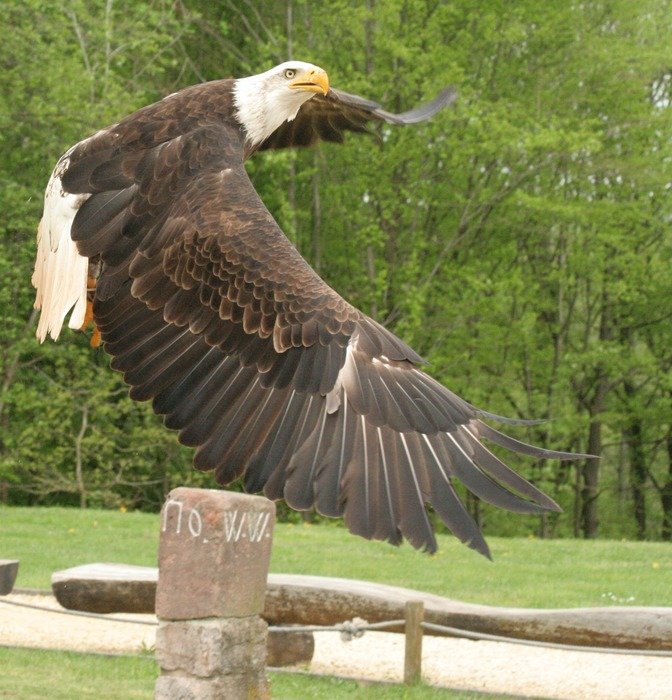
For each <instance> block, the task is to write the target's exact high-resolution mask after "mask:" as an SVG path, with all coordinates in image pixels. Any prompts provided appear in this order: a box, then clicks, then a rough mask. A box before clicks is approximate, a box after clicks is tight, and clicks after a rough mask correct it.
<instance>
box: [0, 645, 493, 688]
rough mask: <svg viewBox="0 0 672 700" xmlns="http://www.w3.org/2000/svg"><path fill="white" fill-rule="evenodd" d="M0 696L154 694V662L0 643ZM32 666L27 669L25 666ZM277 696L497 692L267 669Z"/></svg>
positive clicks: (147, 659)
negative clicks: (470, 690)
mask: <svg viewBox="0 0 672 700" xmlns="http://www.w3.org/2000/svg"><path fill="white" fill-rule="evenodd" d="M0 668H1V669H2V671H0V698H14V699H19V700H44V698H49V700H73V699H75V700H89V699H90V700H101V699H105V700H117V699H119V700H121V699H123V700H127V699H134V698H138V699H139V698H142V699H143V700H150V699H151V698H153V697H154V684H155V682H156V677H157V668H156V664H155V663H154V662H153V661H152V660H151V659H149V658H146V657H140V656H138V657H135V658H134V657H129V656H117V657H110V656H96V655H94V654H76V653H73V652H61V651H41V650H39V651H38V650H34V649H7V648H3V647H0ZM27 669H30V672H28V671H27ZM269 680H270V682H271V689H272V694H273V698H275V699H276V700H306V699H307V698H310V700H332V699H333V700H341V699H342V698H350V699H352V700H356V699H357V698H366V700H369V699H371V700H467V699H474V700H478V699H480V700H483V698H492V697H498V696H492V695H487V696H486V695H482V694H480V693H478V694H477V693H468V692H457V691H451V690H446V689H443V688H431V687H429V686H425V685H420V686H416V687H412V688H403V687H400V686H398V685H382V684H377V683H360V682H357V681H350V680H344V679H341V678H327V677H319V676H308V675H302V674H296V673H270V674H269Z"/></svg>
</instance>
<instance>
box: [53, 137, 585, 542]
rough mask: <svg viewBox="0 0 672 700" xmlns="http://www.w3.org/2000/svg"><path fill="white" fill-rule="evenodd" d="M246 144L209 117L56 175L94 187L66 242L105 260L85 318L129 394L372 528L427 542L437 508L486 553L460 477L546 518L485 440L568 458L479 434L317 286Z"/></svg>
mask: <svg viewBox="0 0 672 700" xmlns="http://www.w3.org/2000/svg"><path fill="white" fill-rule="evenodd" d="M240 138H241V137H240V133H239V132H238V131H237V130H236V129H233V128H232V127H227V126H225V125H216V124H212V123H207V124H205V125H204V126H199V127H197V128H195V129H193V130H192V131H190V132H189V133H187V134H182V135H179V136H177V137H175V138H172V139H169V140H165V141H163V142H160V143H154V142H147V141H145V142H144V143H142V144H140V145H137V146H135V147H133V148H128V147H123V148H117V149H116V150H115V149H114V148H110V147H107V146H106V147H105V148H104V149H102V150H100V151H98V150H97V149H96V147H95V144H88V145H87V153H86V156H85V157H83V156H82V157H79V158H76V157H75V156H76V155H77V153H76V152H75V154H74V155H73V163H72V165H70V167H69V169H68V170H67V171H66V172H65V173H64V174H63V187H64V188H65V190H66V191H68V192H72V193H88V194H89V195H90V196H89V197H88V199H86V201H85V202H84V203H83V204H82V205H81V208H80V209H79V210H78V212H77V214H76V216H75V219H74V222H73V225H72V237H73V239H74V240H75V241H76V242H77V244H78V247H79V250H80V253H81V254H83V255H86V256H88V257H92V258H97V257H98V256H99V257H100V259H101V260H102V273H101V276H100V278H99V280H98V286H97V289H96V294H95V301H94V317H95V320H96V323H97V325H98V327H99V329H100V331H101V333H102V338H103V341H104V343H105V348H106V350H107V351H108V352H109V353H110V354H111V355H112V358H113V359H112V366H113V367H114V368H115V369H117V370H119V371H121V372H123V373H124V378H125V380H126V381H127V382H128V384H130V386H131V396H132V397H133V398H135V399H138V400H150V399H151V400H152V401H153V406H154V410H155V411H156V412H157V413H159V414H161V415H163V416H165V423H166V425H167V426H168V427H169V428H172V429H175V430H178V431H179V438H180V440H181V441H182V442H183V443H184V444H187V445H191V446H194V447H196V455H195V464H196V466H197V467H198V468H199V469H204V470H214V471H215V474H216V477H217V480H218V481H219V482H220V483H222V484H225V483H228V482H230V481H231V480H232V479H234V478H236V477H238V476H241V475H242V476H243V477H244V483H245V487H246V488H247V489H248V490H250V491H263V492H264V493H265V494H266V495H267V496H268V497H270V498H274V499H275V498H280V497H283V498H285V499H286V501H287V502H288V504H289V505H290V506H292V507H294V508H297V509H309V508H311V507H315V508H316V510H317V511H318V512H320V513H323V514H325V515H329V516H343V517H344V519H345V522H346V524H347V526H348V527H349V529H350V530H351V531H352V532H355V533H357V534H360V535H363V536H364V537H367V538H375V539H383V540H388V541H390V542H392V543H395V544H396V543H399V542H400V541H401V540H402V538H404V537H405V538H407V539H408V540H409V541H410V542H411V543H412V544H413V545H414V546H415V547H419V548H425V549H427V550H429V551H434V550H435V549H436V540H435V537H434V534H433V531H432V526H431V523H430V519H429V516H428V513H427V506H431V507H432V508H433V509H434V510H435V511H436V513H438V515H439V516H440V517H441V519H442V520H443V522H445V523H446V525H447V526H448V527H449V528H450V529H451V530H452V531H453V532H454V533H455V534H456V535H457V536H458V537H459V539H460V540H462V541H463V542H465V543H467V544H469V546H471V547H473V548H475V549H477V550H478V551H480V552H482V553H484V554H486V555H487V554H488V549H487V545H486V543H485V541H484V540H483V537H482V536H481V533H480V532H479V530H478V527H477V526H476V524H475V522H474V521H473V520H472V518H471V517H470V516H469V514H468V513H467V511H466V509H465V508H464V506H463V505H462V503H461V502H460V499H459V498H458V495H457V493H456V491H455V480H459V481H461V482H462V483H463V484H464V485H465V486H466V487H467V488H468V489H469V490H471V491H472V492H473V493H475V494H476V495H478V496H479V497H480V498H482V499H484V500H486V501H488V502H490V503H494V504H495V505H498V506H501V507H504V508H508V509H510V510H514V511H519V512H540V511H543V510H557V506H556V505H555V504H554V503H553V501H552V500H551V499H549V498H548V497H546V496H545V495H544V494H543V493H541V492H540V491H539V490H538V489H536V488H535V487H534V486H533V485H532V484H530V483H528V482H527V481H525V480H524V479H523V478H521V477H520V476H518V475H517V474H515V473H514V472H513V471H511V470H510V469H509V468H508V467H506V466H505V465H504V464H503V463H502V462H501V461H500V460H499V459H497V458H496V457H495V456H494V455H493V454H492V453H491V452H490V451H488V450H487V449H486V448H485V447H484V446H483V444H482V443H481V438H483V437H485V438H488V439H489V440H492V441H493V442H495V443H497V444H500V445H503V446H504V447H507V448H509V449H512V450H514V451H518V452H522V453H526V454H531V455H535V456H543V457H559V458H563V457H571V456H573V455H568V454H565V453H557V452H551V451H547V450H542V449H538V448H534V447H531V446H528V445H525V444H523V443H519V442H517V441H515V440H513V439H511V438H508V437H506V436H504V435H502V434H501V433H499V432H497V431H495V430H493V429H492V428H490V427H488V426H486V425H485V424H484V423H482V422H481V420H480V417H482V416H483V415H486V414H482V413H479V411H477V410H476V409H474V408H473V407H472V406H470V405H469V404H468V403H466V402H465V401H463V400H462V399H460V398H459V397H457V396H456V395H454V394H453V393H451V392H450V391H449V390H448V389H446V388H445V387H443V386H442V385H440V384H439V383H438V382H436V381H435V380H433V379H432V378H431V377H430V376H429V375H427V374H426V373H425V372H423V371H422V370H421V369H420V368H419V367H418V364H419V363H421V362H422V360H421V358H420V357H419V356H418V355H417V354H416V353H415V352H414V351H413V350H412V349H411V348H410V347H408V346H407V345H406V344H405V343H404V342H403V341H401V340H400V339H398V338H397V337H395V336H394V335H393V334H392V333H390V332H389V331H387V330H386V329H385V328H383V327H382V326H380V325H379V324H378V323H377V322H376V321H374V320H373V319H371V318H369V317H367V316H366V315H364V314H363V313H361V312H360V311H358V310H357V309H355V308H354V307H353V306H351V305H350V304H349V303H347V302H346V301H345V300H344V299H343V298H341V297H340V296H339V295H338V294H337V293H336V292H335V291H334V290H333V289H331V288H330V287H329V286H328V285H327V284H326V283H325V282H324V281H322V280H321V279H320V277H319V276H318V275H317V274H316V273H315V272H314V271H313V270H312V269H311V268H310V266H309V265H308V264H307V263H306V262H305V261H304V260H303V258H302V257H301V256H300V255H299V253H298V252H297V250H296V249H295V248H294V247H293V246H292V244H291V243H290V242H289V241H288V240H287V238H286V237H285V236H284V234H283V233H282V231H281V230H280V228H279V227H278V225H277V224H276V222H275V221H274V219H273V218H272V216H271V215H270V213H269V212H268V211H267V209H266V208H265V207H264V205H263V203H262V202H261V201H260V199H259V197H258V195H257V193H256V192H255V190H254V188H253V186H252V184H251V182H250V180H249V178H248V177H247V174H246V172H245V169H244V166H243V163H242V149H243V145H242V141H241V140H240ZM232 144H233V145H232ZM235 144H238V146H237V147H234V145H235ZM97 153H98V155H96V154H97Z"/></svg>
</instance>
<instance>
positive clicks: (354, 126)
mask: <svg viewBox="0 0 672 700" xmlns="http://www.w3.org/2000/svg"><path fill="white" fill-rule="evenodd" d="M456 97H457V92H456V90H455V88H453V87H447V88H445V89H444V90H442V91H441V92H440V93H439V94H438V95H437V96H436V98H435V99H434V100H432V101H431V102H428V103H427V104H423V105H420V106H419V107H416V108H414V109H411V110H409V111H408V112H403V113H402V114H393V113H392V112H387V111H385V110H384V109H382V108H381V106H380V105H379V104H378V103H376V102H373V101H371V100H367V99H365V98H363V97H359V96H358V95H351V94H349V93H347V92H343V91H342V90H336V89H335V88H331V89H330V90H329V92H328V93H327V94H326V95H315V96H313V97H312V98H311V99H310V100H308V101H307V102H305V103H304V104H303V105H302V107H301V109H300V110H299V113H298V114H297V115H296V117H295V118H294V119H293V120H292V121H289V122H285V123H284V124H282V126H280V128H278V129H276V130H275V131H274V132H273V134H271V136H270V137H269V138H267V139H266V140H265V141H264V142H263V143H262V144H261V145H260V146H259V150H265V149H269V148H289V147H292V146H311V145H313V144H315V143H317V142H318V141H319V140H322V141H332V142H335V143H342V142H343V139H344V137H345V132H346V131H354V132H359V133H364V132H366V131H368V129H367V124H368V123H369V122H372V121H379V122H380V121H385V122H388V123H389V124H401V125H404V124H417V123H418V122H423V121H426V120H427V119H429V118H430V117H433V116H434V115H435V114H436V113H437V112H438V111H439V110H441V109H443V108H444V107H446V106H448V105H450V104H452V103H453V102H454V101H455V99H456Z"/></svg>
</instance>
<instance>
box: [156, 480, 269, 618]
mask: <svg viewBox="0 0 672 700" xmlns="http://www.w3.org/2000/svg"><path fill="white" fill-rule="evenodd" d="M274 521H275V504H274V503H273V502H272V501H269V500H268V499H266V498H263V497H261V496H249V495H245V494H239V493H231V492H229V491H220V490H210V489H191V488H177V489H174V490H173V491H171V492H170V494H169V495H168V500H167V501H166V503H165V504H164V506H163V510H162V511H161V538H160V544H159V582H158V586H157V591H156V614H157V615H158V616H159V617H160V618H162V619H165V620H188V619H197V618H205V617H246V616H248V615H257V614H259V613H260V612H261V611H262V610H263V608H264V599H265V596H266V577H267V574H268V564H269V560H270V555H271V542H272V533H273V523H274Z"/></svg>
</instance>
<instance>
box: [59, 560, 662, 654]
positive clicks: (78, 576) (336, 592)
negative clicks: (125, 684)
mask: <svg viewBox="0 0 672 700" xmlns="http://www.w3.org/2000/svg"><path fill="white" fill-rule="evenodd" d="M157 577H158V569H153V568H145V567H137V566H128V565H122V564H87V565H84V566H77V567H74V568H72V569H66V570H65V571H59V572H56V573H55V574H54V575H53V576H52V588H53V591H54V595H55V596H56V598H57V599H58V601H59V602H60V603H61V605H63V607H65V608H69V609H73V610H87V611H92V612H104V613H109V612H142V613H152V612H154V593H155V590H156V580H157ZM411 600H412V601H422V602H423V604H424V608H425V617H424V619H425V621H427V622H432V623H435V624H439V625H445V626H448V627H455V628H458V629H461V630H467V631H471V632H479V633H485V634H492V635H500V636H502V637H515V638H518V639H530V640H536V641H544V642H555V643H559V644H572V645H578V646H598V647H612V648H625V649H645V650H665V651H669V650H672V608H650V607H634V606H632V607H630V606H628V607H609V608H570V609H559V610H543V609H528V608H501V607H493V606H488V605H474V604H470V603H462V602H459V601H456V600H451V599H449V598H443V597H441V596H437V595H433V594H430V593H421V592H419V591H414V590H410V589H407V588H398V587H396V586H387V585H384V584H379V583H370V582H366V581H356V580H350V579H342V578H327V577H323V576H299V575H294V574H270V575H269V577H268V587H267V593H266V605H265V608H264V613H263V617H264V619H265V620H266V621H267V622H268V623H269V625H289V624H300V625H334V624H336V623H339V622H343V621H345V620H351V619H353V618H354V617H360V618H363V619H365V620H367V621H368V622H382V621H386V620H396V619H401V618H403V617H404V608H405V605H406V602H407V601H411ZM394 631H399V632H400V631H403V630H402V626H400V627H399V628H398V629H396V630H394ZM426 634H441V633H440V632H436V631H431V630H427V631H426Z"/></svg>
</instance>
